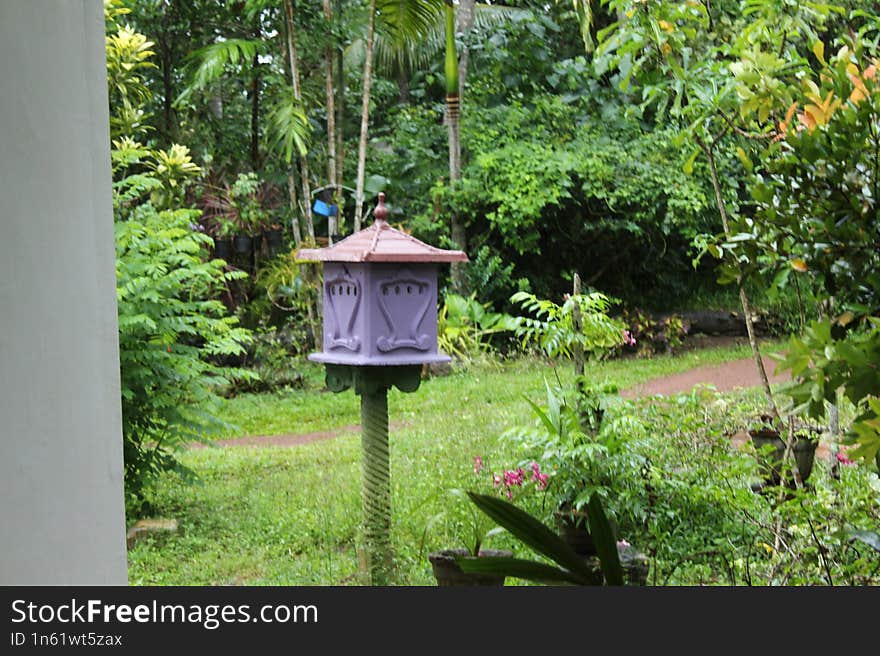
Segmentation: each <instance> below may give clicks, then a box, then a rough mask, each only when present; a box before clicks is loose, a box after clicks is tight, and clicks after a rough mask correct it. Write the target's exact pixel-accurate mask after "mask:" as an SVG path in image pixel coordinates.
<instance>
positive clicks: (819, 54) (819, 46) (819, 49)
mask: <svg viewBox="0 0 880 656" xmlns="http://www.w3.org/2000/svg"><path fill="white" fill-rule="evenodd" d="M813 54H814V55H816V59H818V60H819V63H820V64H822V65H823V66H824V65H825V44H824V43H823V42H822V41H816V43H814V44H813Z"/></svg>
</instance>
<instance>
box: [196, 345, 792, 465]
mask: <svg viewBox="0 0 880 656" xmlns="http://www.w3.org/2000/svg"><path fill="white" fill-rule="evenodd" d="M764 367H765V369H766V370H767V374H768V376H771V378H770V382H771V383H778V382H782V381H785V380H787V379H788V377H786V376H772V375H771V372H772V371H773V369H774V367H775V363H774V362H773V361H772V360H770V359H768V358H765V359H764ZM699 384H706V385H712V386H714V387H715V389H716V390H718V391H719V392H729V391H731V390H733V389H736V388H738V387H754V386H756V385H760V384H761V381H760V379H759V378H758V371H757V369H756V368H755V361H754V360H753V359H752V358H744V359H742V360H733V361H731V362H725V363H722V364H717V365H707V366H703V367H697V368H696V369H690V370H689V371H683V372H681V373H678V374H671V375H669V376H663V377H662V378H654V379H651V380H647V381H645V382H644V383H640V384H638V385H636V386H635V387H631V388H628V389H625V390H623V391H622V392H621V394H622V396H623V397H624V398H630V399H632V398H636V397H640V396H653V395H655V394H663V395H667V396H668V395H672V394H679V393H681V392H689V391H690V390H691V389H693V387H694V386H695V385H699ZM403 425H404V424H403V422H391V425H390V428H391V430H398V429H399V428H400V427H401V426H403ZM360 430H361V427H360V426H359V425H358V424H352V425H350V426H342V427H340V428H336V429H333V430H329V431H319V432H315V433H303V434H296V435H294V434H289V435H252V436H248V437H238V438H233V439H228V440H217V441H215V442H214V443H213V444H214V445H215V446H298V445H301V444H310V443H312V442H318V441H320V440H329V439H333V438H335V437H341V436H343V435H354V434H357V433H359V432H360ZM740 437H745V436H739V435H737V436H734V442H738V441H739V438H740ZM203 446H204V445H202V444H194V445H193V448H203Z"/></svg>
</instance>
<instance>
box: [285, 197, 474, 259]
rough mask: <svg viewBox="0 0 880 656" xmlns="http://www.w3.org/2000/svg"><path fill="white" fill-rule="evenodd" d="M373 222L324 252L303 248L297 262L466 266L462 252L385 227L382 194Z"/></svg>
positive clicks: (465, 256) (385, 215)
mask: <svg viewBox="0 0 880 656" xmlns="http://www.w3.org/2000/svg"><path fill="white" fill-rule="evenodd" d="M373 216H374V217H375V220H374V221H373V224H372V225H371V226H369V227H368V228H364V229H363V230H361V231H360V232H356V233H354V234H353V235H350V236H348V237H346V238H345V239H343V240H341V241H338V242H336V243H335V244H333V245H332V246H328V247H326V248H303V249H300V250H299V251H298V252H297V254H296V259H297V260H299V261H307V262H467V260H468V256H467V255H465V253H464V251H448V250H444V249H442V248H436V247H434V246H429V245H428V244H426V243H424V242H422V241H419V240H418V239H416V238H415V237H413V236H412V235H408V234H406V233H405V232H401V231H400V230H397V229H395V228H392V227H391V226H390V225H388V223H387V221H386V220H385V219H386V217H387V216H388V209H387V208H386V207H385V194H384V193H380V194H379V203H378V205H376V209H375V210H374V211H373Z"/></svg>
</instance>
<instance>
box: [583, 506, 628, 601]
mask: <svg viewBox="0 0 880 656" xmlns="http://www.w3.org/2000/svg"><path fill="white" fill-rule="evenodd" d="M588 508H589V509H588V511H587V519H588V520H589V522H590V535H592V536H593V544H595V545H596V554H597V555H598V556H599V562H601V563H602V573H603V575H604V576H605V581H606V583H608V585H623V568H621V566H620V556H619V554H618V553H617V542H616V541H615V539H614V533H613V531H612V530H611V524H610V523H609V522H608V518H607V517H606V516H605V510H604V509H603V508H602V502H601V501H600V500H599V496H598V495H597V494H593V496H592V497H591V498H590V503H589V506H588Z"/></svg>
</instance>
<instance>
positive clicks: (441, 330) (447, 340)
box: [437, 294, 516, 360]
mask: <svg viewBox="0 0 880 656" xmlns="http://www.w3.org/2000/svg"><path fill="white" fill-rule="evenodd" d="M515 328H516V322H515V321H514V319H513V317H511V316H509V315H507V314H498V313H496V312H490V311H489V309H488V304H483V303H480V302H479V301H478V300H477V299H476V294H471V295H470V296H469V297H467V298H465V297H463V296H459V295H458V294H447V295H446V298H445V300H444V302H443V307H441V308H440V311H439V312H438V313H437V345H438V346H439V348H440V350H441V351H443V352H444V353H446V354H448V355H452V356H454V357H456V358H459V359H462V360H467V359H470V358H474V357H477V356H480V355H485V354H487V353H489V352H490V351H491V350H492V342H491V339H492V336H493V335H497V334H500V333H504V332H509V331H512V330H514V329H515Z"/></svg>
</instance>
